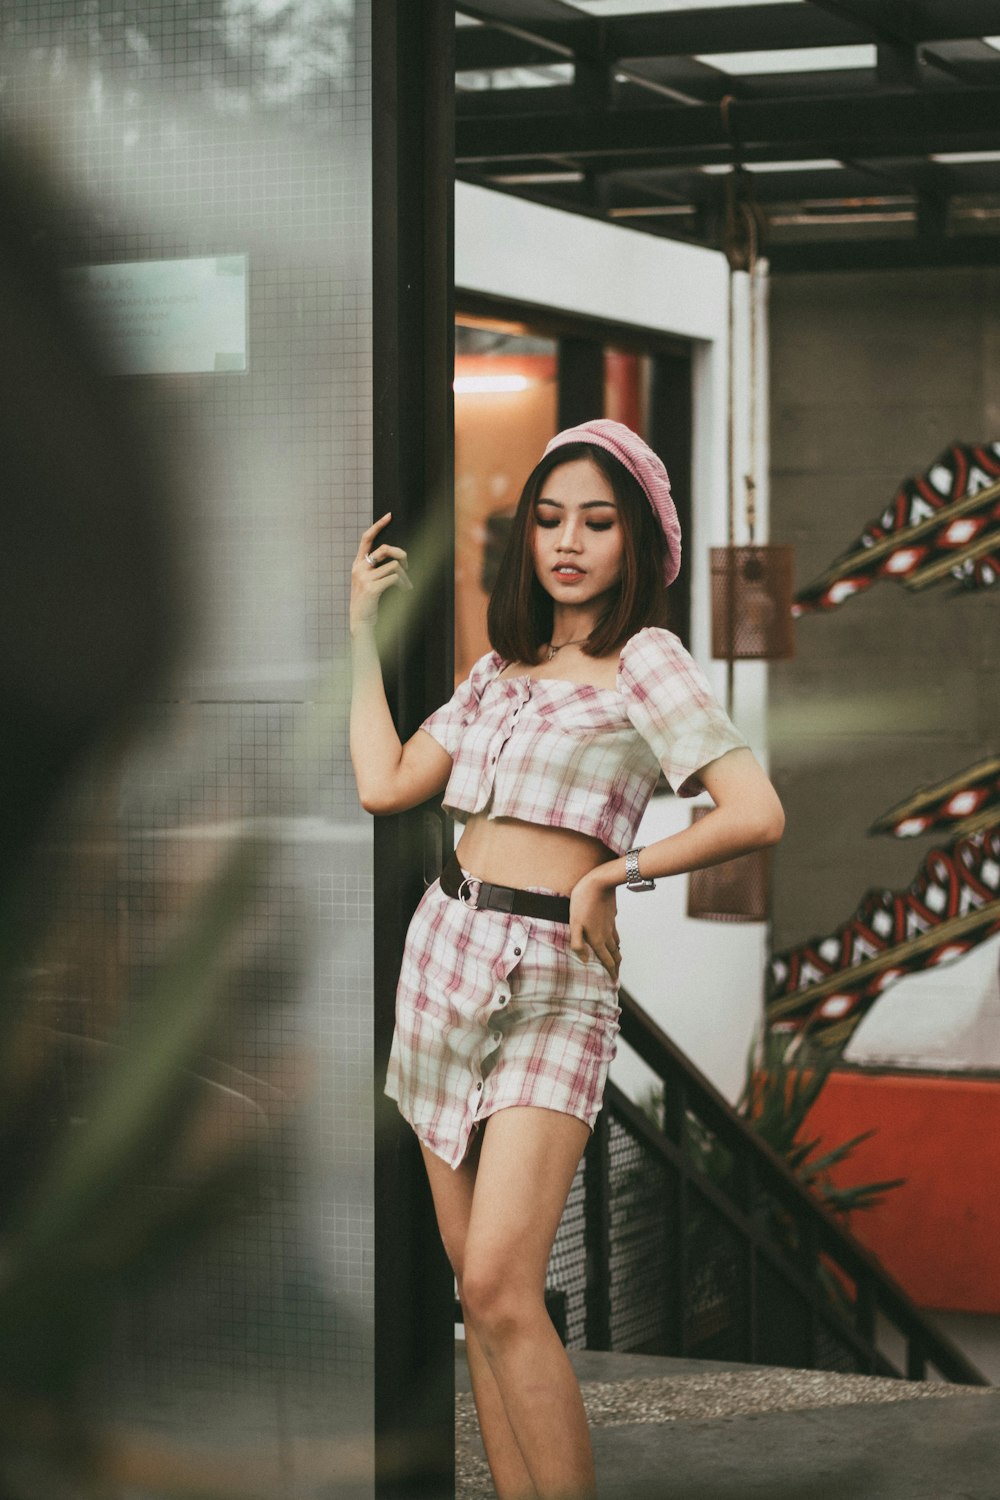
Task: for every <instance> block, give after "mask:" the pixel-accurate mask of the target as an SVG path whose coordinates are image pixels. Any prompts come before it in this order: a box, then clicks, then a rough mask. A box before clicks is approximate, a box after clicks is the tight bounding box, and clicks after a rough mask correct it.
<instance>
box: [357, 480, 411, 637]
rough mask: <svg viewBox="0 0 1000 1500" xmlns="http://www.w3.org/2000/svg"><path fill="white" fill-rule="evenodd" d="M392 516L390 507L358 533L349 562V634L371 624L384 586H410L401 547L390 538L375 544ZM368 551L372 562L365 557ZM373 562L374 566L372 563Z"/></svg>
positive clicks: (385, 587)
mask: <svg viewBox="0 0 1000 1500" xmlns="http://www.w3.org/2000/svg"><path fill="white" fill-rule="evenodd" d="M391 520H392V511H389V510H387V511H386V513H385V515H384V516H381V517H380V518H379V520H377V521H375V522H374V523H373V524H372V525H371V526H369V527H368V530H367V531H364V532H362V534H361V545H360V546H359V547H358V555H357V557H356V558H355V559H354V562H353V563H352V564H351V611H350V620H351V635H352V636H353V635H356V634H357V632H358V630H359V629H360V628H361V627H362V626H364V625H371V624H374V621H375V617H376V615H377V614H378V601H379V598H380V596H381V595H382V594H384V593H385V591H386V589H390V588H392V587H393V586H394V585H397V586H398V587H399V588H405V589H412V587H413V584H412V583H411V582H410V580H409V577H408V576H407V572H406V569H407V567H408V564H407V560H406V553H405V552H404V551H403V549H402V547H393V546H392V545H391V544H390V543H389V542H382V543H381V544H380V545H377V544H376V540H375V539H376V537H377V536H378V534H379V532H380V531H381V530H382V528H383V527H384V526H388V524H389V522H390V521H391ZM369 554H370V555H371V558H372V562H369V561H368V556H369ZM373 564H374V566H373Z"/></svg>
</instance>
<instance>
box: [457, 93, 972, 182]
mask: <svg viewBox="0 0 1000 1500" xmlns="http://www.w3.org/2000/svg"><path fill="white" fill-rule="evenodd" d="M730 120H731V124H732V129H733V135H734V137H735V139H736V141H738V142H739V149H740V152H741V154H742V155H743V156H744V158H745V159H746V160H751V161H761V162H763V161H767V160H769V159H770V160H780V159H781V158H782V157H786V158H787V157H788V156H789V154H793V155H794V156H796V157H801V158H802V159H803V160H807V159H808V158H809V157H810V156H812V157H817V158H818V157H836V158H838V159H839V158H840V157H843V156H845V155H846V156H853V157H858V156H864V157H868V158H876V159H877V158H878V157H882V156H895V157H899V156H926V155H927V154H928V153H930V152H932V151H959V150H978V149H990V148H994V147H995V146H996V142H997V121H998V120H1000V89H996V88H989V89H986V88H984V89H975V90H968V91H966V90H959V89H955V90H942V91H940V92H932V93H931V92H929V93H921V94H913V93H909V92H905V91H893V92H889V93H882V94H878V95H874V96H872V97H870V98H866V97H864V96H858V95H856V94H855V95H851V96H844V97H838V96H824V97H822V98H809V99H767V100H759V99H740V100H735V101H734V102H733V105H732V108H731V111H730ZM456 137H457V140H456V145H457V159H458V162H459V164H460V165H462V166H473V165H475V166H476V167H477V168H478V169H479V170H480V171H482V170H483V169H484V167H485V166H486V165H487V164H489V163H496V162H511V161H519V160H524V159H534V160H537V159H538V157H539V156H560V157H566V158H569V159H571V160H588V159H589V160H595V161H598V162H601V161H602V160H603V164H604V165H605V166H607V165H608V164H609V163H608V159H614V158H619V159H621V164H622V166H626V165H631V166H633V167H638V168H642V167H648V166H652V165H654V164H655V165H663V166H670V165H673V166H681V165H683V164H684V163H685V162H690V163H691V164H698V163H704V162H710V161H718V160H722V161H725V160H726V159H727V158H728V156H729V154H730V138H729V133H728V132H727V129H726V126H725V123H724V121H723V118H722V115H721V112H720V111H719V110H718V109H716V108H715V107H714V106H712V105H690V106H680V105H678V106H668V107H665V108H663V109H630V110H611V111H608V112H607V113H605V114H598V115H593V114H587V113H583V112H580V111H571V112H568V113H561V114H544V115H532V116H531V117H530V118H524V119H503V120H498V119H477V120H460V121H459V122H458V126H457V132H456Z"/></svg>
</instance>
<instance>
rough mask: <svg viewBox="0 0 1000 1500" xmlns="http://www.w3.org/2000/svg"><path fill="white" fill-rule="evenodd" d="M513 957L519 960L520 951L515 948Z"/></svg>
mask: <svg viewBox="0 0 1000 1500" xmlns="http://www.w3.org/2000/svg"><path fill="white" fill-rule="evenodd" d="M514 957H515V958H520V957H521V950H520V948H515V949H514Z"/></svg>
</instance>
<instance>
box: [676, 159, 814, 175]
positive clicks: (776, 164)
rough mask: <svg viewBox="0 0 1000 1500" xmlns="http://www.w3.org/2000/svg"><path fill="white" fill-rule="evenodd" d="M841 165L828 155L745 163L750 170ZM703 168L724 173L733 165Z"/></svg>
mask: <svg viewBox="0 0 1000 1500" xmlns="http://www.w3.org/2000/svg"><path fill="white" fill-rule="evenodd" d="M841 165H842V163H841V162H839V161H832V160H828V159H827V158H826V157H817V158H816V160H815V161H745V162H744V163H743V166H744V167H745V168H746V170H747V171H748V172H829V171H834V170H836V169H837V168H839V167H840V166H841ZM701 170H702V171H703V172H717V173H722V172H731V171H732V167H731V166H730V165H729V163H728V162H723V163H720V164H717V165H713V166H709V167H702V169H701Z"/></svg>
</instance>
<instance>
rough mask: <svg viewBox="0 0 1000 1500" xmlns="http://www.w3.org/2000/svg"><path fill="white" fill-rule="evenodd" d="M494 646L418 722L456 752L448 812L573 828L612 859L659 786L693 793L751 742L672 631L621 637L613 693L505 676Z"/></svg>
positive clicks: (629, 840) (462, 817)
mask: <svg viewBox="0 0 1000 1500" xmlns="http://www.w3.org/2000/svg"><path fill="white" fill-rule="evenodd" d="M505 666H506V663H505V661H504V660H503V658H502V657H501V656H499V655H498V654H497V652H495V651H488V652H487V653H486V655H485V656H481V657H480V658H479V660H478V661H477V662H476V663H475V665H474V666H473V668H472V671H471V672H470V674H469V676H468V678H467V679H466V680H465V682H463V683H462V684H461V685H460V686H459V687H458V688H457V689H456V691H455V694H454V696H453V697H452V698H450V699H449V701H448V702H447V703H445V704H443V705H442V707H441V708H439V709H437V710H436V711H435V712H434V713H432V714H431V715H430V717H429V718H427V719H425V720H424V722H423V723H422V724H421V726H420V727H421V729H423V730H426V732H427V733H428V734H429V735H432V736H433V738H434V739H436V740H437V742H438V743H439V744H440V745H442V746H443V747H444V749H445V750H447V752H448V754H449V755H450V756H451V757H452V769H451V775H450V777H449V779H448V785H447V787H446V788H445V792H444V799H443V806H444V808H445V811H446V812H449V813H451V814H452V816H453V817H455V818H457V819H458V821H459V822H463V823H464V822H465V821H466V819H467V818H468V817H469V816H470V815H471V814H473V813H482V812H485V813H486V815H487V816H488V817H490V818H519V819H521V820H522V821H523V822H526V823H543V824H546V825H548V826H549V827H551V828H569V829H573V830H575V831H576V832H577V833H585V834H589V835H591V836H592V837H594V838H597V839H600V841H601V843H602V844H605V845H606V846H607V847H608V848H609V849H611V850H612V851H613V852H614V853H615V854H624V853H625V852H626V850H628V849H631V848H632V845H633V843H634V842H635V835H636V831H637V830H638V827H639V821H640V819H641V818H642V815H643V813H644V812H645V810H646V806H647V804H648V802H649V799H650V797H651V796H652V794H653V788H654V787H655V786H656V783H657V780H658V779H659V774H660V767H661V766H662V767H663V770H664V772H665V774H666V777H667V780H668V782H669V783H670V785H671V787H673V789H674V791H675V792H676V793H677V794H678V795H679V796H681V797H694V796H696V795H697V794H698V793H699V792H702V791H704V790H705V788H704V787H703V785H702V783H701V782H700V781H699V779H698V777H697V776H696V774H695V773H696V772H697V771H699V770H700V769H701V767H702V766H706V765H708V763H709V762H710V761H713V760H715V759H716V758H717V757H718V756H720V755H724V754H725V752H726V751H727V750H735V749H736V748H737V747H739V746H745V745H746V743H747V742H746V740H745V739H744V737H743V735H742V734H740V732H739V730H738V729H737V728H736V726H735V725H734V724H733V722H732V720H731V719H730V718H729V717H728V715H727V714H726V713H725V711H724V710H723V708H722V707H721V705H720V704H719V702H718V700H717V699H716V698H715V696H714V694H713V693H712V689H711V687H710V686H709V683H708V679H707V678H706V676H705V674H704V672H703V671H702V670H701V668H700V667H699V666H698V664H697V663H696V662H695V660H694V658H693V657H692V656H691V655H690V653H689V652H687V651H686V650H685V649H684V647H683V646H682V645H681V643H680V641H679V640H678V638H677V637H676V636H675V635H674V634H673V633H672V632H671V631H669V630H662V629H659V628H658V627H656V626H646V628H645V629H643V630H640V631H639V632H638V633H637V634H636V635H634V636H632V637H631V638H630V639H629V640H628V641H626V643H625V645H624V647H623V648H622V651H621V655H620V658H619V662H618V673H617V678H616V686H615V687H613V688H603V687H593V686H591V685H590V684H589V683H582V682H569V681H568V680H566V679H565V678H560V677H527V676H522V677H504V678H501V677H500V676H499V673H500V672H502V671H503V669H504V667H505Z"/></svg>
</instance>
